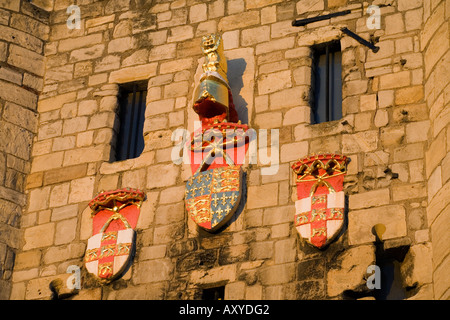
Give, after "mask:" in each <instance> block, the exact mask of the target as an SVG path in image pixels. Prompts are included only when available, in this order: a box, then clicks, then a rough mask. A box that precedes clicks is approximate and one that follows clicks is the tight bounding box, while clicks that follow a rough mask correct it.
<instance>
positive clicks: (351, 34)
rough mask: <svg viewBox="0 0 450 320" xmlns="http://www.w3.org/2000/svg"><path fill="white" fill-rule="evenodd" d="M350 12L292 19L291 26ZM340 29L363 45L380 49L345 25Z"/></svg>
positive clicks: (299, 25)
mask: <svg viewBox="0 0 450 320" xmlns="http://www.w3.org/2000/svg"><path fill="white" fill-rule="evenodd" d="M351 12H352V11H351V10H344V11H339V12H334V13H330V14H325V15H323V16H317V17H312V18H306V19H298V20H293V21H292V26H293V27H303V26H305V25H307V24H309V23H313V22H317V21H323V20H328V19H331V18H334V17H339V16H345V15H347V14H349V13H351ZM341 30H342V32H344V33H345V34H346V35H348V36H350V37H352V38H353V39H355V40H356V41H358V42H359V43H361V44H362V45H365V46H366V47H368V48H370V49H371V50H372V51H373V52H375V53H376V52H378V50H380V47H377V46H375V45H374V44H373V43H371V42H369V41H367V40H365V39H363V38H361V37H360V36H359V35H357V34H356V33H354V32H353V31H350V30H349V29H347V28H346V27H344V28H341Z"/></svg>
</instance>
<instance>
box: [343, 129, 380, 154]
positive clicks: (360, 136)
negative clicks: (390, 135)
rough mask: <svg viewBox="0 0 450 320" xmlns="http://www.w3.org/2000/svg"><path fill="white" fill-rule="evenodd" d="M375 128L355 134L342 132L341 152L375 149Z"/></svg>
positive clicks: (376, 135) (376, 137)
mask: <svg viewBox="0 0 450 320" xmlns="http://www.w3.org/2000/svg"><path fill="white" fill-rule="evenodd" d="M377 143H378V132H377V130H372V131H363V132H358V133H355V134H344V135H343V136H342V152H343V153H356V152H369V151H374V150H376V149H377Z"/></svg>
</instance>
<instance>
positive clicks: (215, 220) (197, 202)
mask: <svg viewBox="0 0 450 320" xmlns="http://www.w3.org/2000/svg"><path fill="white" fill-rule="evenodd" d="M241 180H242V170H241V167H240V166H228V167H222V168H216V169H211V170H206V171H203V172H199V173H197V174H195V175H193V176H192V177H191V178H189V180H188V181H187V183H186V208H187V210H188V212H189V214H190V216H191V218H192V219H193V220H194V221H195V222H196V223H197V225H199V226H200V227H202V228H204V229H206V230H215V229H218V228H220V227H221V226H223V225H224V224H225V223H226V222H227V221H228V220H229V219H230V217H231V216H232V215H233V213H234V211H236V208H237V206H238V204H239V201H240V199H241Z"/></svg>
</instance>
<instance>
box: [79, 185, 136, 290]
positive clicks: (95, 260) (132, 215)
mask: <svg viewBox="0 0 450 320" xmlns="http://www.w3.org/2000/svg"><path fill="white" fill-rule="evenodd" d="M144 199H145V194H144V193H143V192H142V191H140V190H137V189H130V188H126V189H119V190H114V191H107V192H102V193H100V194H99V195H98V196H97V197H95V198H94V199H93V200H92V201H91V202H90V203H89V207H90V208H91V209H92V215H93V223H92V225H93V230H92V237H90V238H89V239H88V244H87V248H86V255H85V266H86V269H87V271H88V272H89V273H91V274H93V275H94V276H96V277H98V278H99V279H100V280H101V281H104V282H110V281H112V280H114V279H116V278H117V277H119V276H121V275H122V273H123V272H124V271H125V270H126V269H127V267H128V266H129V263H130V261H131V258H132V253H133V251H134V246H135V231H134V228H135V227H136V224H137V220H138V218H139V211H140V206H141V204H142V202H143V201H144Z"/></svg>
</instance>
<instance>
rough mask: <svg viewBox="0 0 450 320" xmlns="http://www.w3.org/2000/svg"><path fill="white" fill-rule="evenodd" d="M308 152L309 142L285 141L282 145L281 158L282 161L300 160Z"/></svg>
mask: <svg viewBox="0 0 450 320" xmlns="http://www.w3.org/2000/svg"><path fill="white" fill-rule="evenodd" d="M307 154H308V142H307V141H300V142H293V143H285V144H283V145H282V146H281V152H280V160H281V163H284V162H290V161H295V160H298V159H299V158H301V157H304V156H306V155H307Z"/></svg>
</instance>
